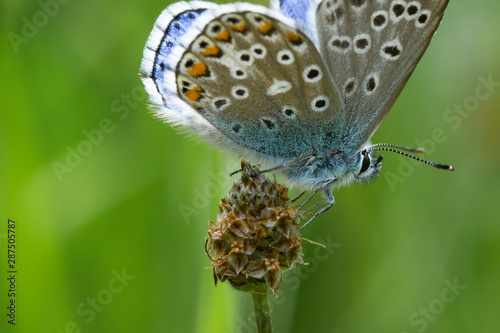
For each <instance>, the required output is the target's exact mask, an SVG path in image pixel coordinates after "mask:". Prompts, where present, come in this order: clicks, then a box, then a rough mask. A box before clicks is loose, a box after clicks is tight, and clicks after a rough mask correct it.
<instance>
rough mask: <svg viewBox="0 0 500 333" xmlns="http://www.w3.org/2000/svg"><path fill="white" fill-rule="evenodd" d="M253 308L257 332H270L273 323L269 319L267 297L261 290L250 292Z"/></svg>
mask: <svg viewBox="0 0 500 333" xmlns="http://www.w3.org/2000/svg"><path fill="white" fill-rule="evenodd" d="M252 299H253V309H254V311H255V320H256V321H257V332H258V333H272V332H273V323H272V320H271V308H270V307H269V297H268V295H267V294H266V293H265V292H263V293H260V292H252Z"/></svg>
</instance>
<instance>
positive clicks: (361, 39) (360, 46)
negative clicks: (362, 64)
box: [353, 34, 371, 54]
mask: <svg viewBox="0 0 500 333" xmlns="http://www.w3.org/2000/svg"><path fill="white" fill-rule="evenodd" d="M353 43H354V52H356V53H358V54H364V53H366V52H368V51H369V50H370V48H371V38H370V35H368V34H360V35H357V36H356V37H354V41H353Z"/></svg>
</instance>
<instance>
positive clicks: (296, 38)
mask: <svg viewBox="0 0 500 333" xmlns="http://www.w3.org/2000/svg"><path fill="white" fill-rule="evenodd" d="M285 35H286V38H287V39H288V41H289V42H290V43H292V44H293V45H295V46H299V45H301V44H302V43H303V41H302V37H301V36H300V35H299V34H297V33H295V32H292V31H285Z"/></svg>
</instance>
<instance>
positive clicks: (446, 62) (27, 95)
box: [0, 0, 500, 333]
mask: <svg viewBox="0 0 500 333" xmlns="http://www.w3.org/2000/svg"><path fill="white" fill-rule="evenodd" d="M45 1H46V0H45ZM168 4H169V2H167V1H160V0H151V1H130V0H125V1H98V0H89V1H77V0H73V1H71V0H69V1H66V3H65V4H61V5H60V7H59V8H58V10H57V13H55V15H53V17H49V18H48V20H47V21H46V22H41V23H44V24H43V25H41V27H40V28H38V29H37V31H36V32H34V31H31V32H30V31H28V35H27V36H29V38H26V40H25V41H24V42H23V43H21V44H19V45H17V46H16V47H14V46H13V44H12V43H11V41H10V40H9V36H11V37H12V36H13V35H12V34H17V35H21V36H22V35H23V31H22V29H23V26H24V25H25V21H26V20H28V21H33V19H34V16H36V15H40V14H39V12H40V11H41V10H42V7H41V5H40V4H39V2H38V1H26V0H23V1H20V0H3V1H2V2H0V37H1V38H0V59H1V61H0V96H1V99H0V105H1V106H0V108H1V112H0V152H1V155H0V158H1V163H0V177H1V178H0V187H1V191H0V209H1V210H0V217H1V227H0V246H1V251H0V253H1V256H0V257H1V258H0V269H1V272H0V277H1V282H0V293H1V294H0V308H1V309H2V310H1V316H0V318H1V323H0V331H2V332H10V331H12V332H13V331H14V328H13V327H12V326H11V325H7V323H6V322H7V319H8V317H7V316H6V313H7V310H6V306H7V305H8V303H7V302H8V298H7V287H8V285H7V280H6V277H7V272H6V271H7V267H6V262H7V258H6V252H7V250H6V244H7V239H6V233H7V220H8V219H13V220H15V223H16V229H15V230H16V235H17V262H16V264H17V267H16V269H17V270H18V273H17V280H16V288H17V290H16V291H17V297H16V304H17V318H16V327H15V330H16V332H47V333H56V332H78V331H79V330H81V332H252V331H254V328H253V327H254V323H253V321H252V318H251V316H250V317H249V315H251V313H252V311H251V299H250V296H249V295H247V294H242V293H239V292H237V291H234V290H231V289H230V288H229V287H228V286H226V285H219V286H218V287H217V288H216V289H215V288H214V285H213V278H212V272H211V271H210V270H208V269H205V268H206V267H208V266H210V262H209V260H208V258H207V257H206V255H205V254H204V238H205V233H206V230H207V221H208V220H215V219H216V212H217V203H218V201H219V199H220V197H222V196H224V195H225V193H226V192H227V190H228V189H229V187H230V181H229V180H227V177H226V181H225V182H220V181H218V180H214V178H211V176H210V175H211V174H212V175H214V174H215V175H218V174H220V175H222V174H225V173H226V170H234V169H236V168H237V166H238V163H239V160H238V158H237V157H236V156H232V155H229V154H223V153H221V152H219V151H217V150H216V149H215V148H212V147H210V146H208V145H206V144H204V143H197V142H195V141H193V140H191V139H188V138H187V137H186V136H184V135H179V134H176V130H175V129H173V128H171V127H169V126H168V125H165V124H162V123H161V122H160V121H158V120H155V119H154V118H152V117H151V116H150V112H149V110H148V109H147V107H146V99H145V94H144V91H143V88H142V84H141V82H140V80H139V77H138V75H137V72H138V69H139V64H140V61H141V58H142V50H143V47H144V44H145V42H146V39H147V37H148V35H149V32H150V31H151V28H152V27H153V24H154V22H155V20H156V18H157V16H158V15H159V14H160V12H161V11H162V10H163V9H164V8H165V7H166V6H167V5H168ZM499 12H500V2H498V1H497V0H479V1H465V0H461V1H459V0H453V1H451V3H450V5H449V8H448V11H447V13H446V15H445V19H444V21H443V23H442V25H441V27H440V28H439V29H438V33H437V35H436V36H435V38H434V40H433V42H432V43H431V45H430V47H429V49H428V51H427V52H426V54H425V56H424V57H423V59H422V61H421V62H420V64H419V66H418V67H417V70H416V71H415V73H414V74H413V76H412V78H411V79H410V81H409V83H408V84H407V86H406V88H405V89H404V91H403V93H402V94H401V96H400V98H399V99H398V101H397V103H396V105H395V106H394V108H393V110H392V111H391V113H390V114H389V116H388V117H387V119H386V120H385V122H384V123H383V125H382V126H381V127H380V129H379V130H378V132H377V133H376V135H375V136H374V138H373V141H374V142H390V143H396V144H403V145H410V146H412V145H413V146H414V145H419V144H424V146H425V147H426V148H428V153H427V154H425V155H424V157H425V158H428V159H430V160H433V161H436V162H441V163H450V164H453V165H454V166H455V168H456V171H455V172H454V173H452V172H446V171H440V170H436V169H433V168H430V167H428V166H425V165H423V164H422V165H416V166H413V164H409V162H408V160H404V159H401V158H400V157H399V155H395V154H390V153H386V154H385V157H386V158H385V161H384V162H385V166H384V169H383V170H382V175H381V176H380V177H379V178H378V179H377V181H375V182H373V183H371V184H369V185H366V186H363V187H358V186H352V187H350V188H344V189H341V190H338V191H336V192H335V197H336V201H337V204H336V206H335V207H334V209H332V210H331V211H330V212H329V213H327V214H325V215H323V216H322V217H321V218H319V219H318V220H317V221H315V222H314V223H313V224H312V225H311V226H310V227H308V228H306V229H305V230H303V236H304V237H306V238H308V239H311V240H315V241H321V242H324V243H328V244H330V245H329V251H330V252H327V251H326V250H321V249H319V248H317V247H315V246H314V245H311V244H305V245H304V251H305V256H306V260H307V261H309V262H310V265H309V266H307V267H302V268H299V269H296V270H295V271H293V272H291V273H290V274H289V275H287V276H286V277H285V280H284V281H283V285H282V287H281V289H280V291H279V296H278V298H277V299H274V300H273V309H274V324H275V331H276V332H309V331H310V332H343V333H349V332H355V333H358V332H396V333H401V332H408V333H410V332H424V331H425V332H455V333H456V332H498V327H500V319H499V318H500V317H499V316H498V309H499V305H500V287H499V281H500V265H499V259H500V256H499V252H500V223H499V222H500V218H499V213H498V205H499V203H498V202H499V199H500V198H499V188H500V181H499V179H500V178H499V175H498V170H499V168H498V165H499V164H500V154H498V143H499V139H500V135H499V130H498V126H499V124H500V115H499V112H498V110H499V106H500V88H499V87H498V86H497V87H495V88H493V89H492V91H491V92H489V95H490V96H489V97H488V98H486V97H485V98H484V99H483V100H481V101H479V103H478V105H476V106H475V107H473V108H472V111H467V110H466V109H464V110H465V111H464V112H463V113H462V114H458V113H455V111H453V107H454V105H458V106H460V105H462V106H464V105H467V103H473V102H474V101H475V99H474V98H475V97H474V95H475V94H476V89H478V87H479V89H480V91H481V92H483V93H485V92H487V90H485V89H484V88H481V83H480V79H479V78H480V77H482V78H484V79H487V78H488V77H489V76H491V78H492V79H493V80H494V81H495V82H500V57H499V55H500V38H499V37H498V32H499V31H500V20H499V19H498V13H499ZM36 19H40V17H37V18H36ZM25 33H26V31H25ZM30 33H31V34H30ZM127 96H128V97H127ZM476 101H477V100H476ZM471 105H472V104H471ZM450 109H451V110H452V111H448V110H450ZM469 109H471V107H469ZM450 112H451V113H450ZM446 115H448V116H451V115H453V117H455V118H453V119H448V120H447V118H446V119H445V117H446ZM436 129H437V130H436ZM433 131H437V133H438V134H439V133H440V134H439V138H433V134H432V133H433ZM98 132H99V133H101V134H96V133H98ZM85 133H87V134H88V133H90V135H92V134H93V135H94V142H95V144H91V145H88V144H87V143H85V142H88V139H87V137H86V134H85ZM77 149H81V150H83V151H85V152H86V155H85V156H80V159H78V158H77V157H75V156H72V153H71V151H72V150H77ZM66 159H69V162H68V161H67V160H66ZM62 165H66V167H65V168H64V167H63V169H58V170H59V173H57V172H56V171H55V169H54V166H56V167H58V168H61V167H62ZM296 192H297V191H296V190H294V191H293V193H296ZM200 193H201V194H200ZM182 208H184V209H185V210H186V211H187V212H189V213H186V214H187V215H186V214H184V216H183V214H182V213H181V210H182ZM123 270H124V272H125V275H127V276H128V280H124V282H123V283H120V282H118V281H119V280H116V279H115V275H116V274H122V273H123ZM455 281H456V283H458V284H459V285H461V286H463V287H461V288H462V290H459V291H456V293H457V294H456V295H454V294H453V293H452V292H450V291H449V290H447V289H446V288H448V287H447V285H448V284H450V283H451V284H454V283H455ZM464 288H466V289H464ZM453 296H455V297H453ZM93 298H97V299H100V300H101V301H100V302H102V303H105V304H104V305H100V304H99V301H98V303H97V305H96V308H97V310H92V307H91V306H90V305H89V303H88V302H91V301H92V299H93ZM443 300H446V302H443ZM428 308H430V310H429V315H427V318H426V317H425V315H422V314H420V311H426V310H425V309H428ZM433 313H434V314H433ZM411 320H413V322H412V323H413V324H412V323H411V322H410V321H411Z"/></svg>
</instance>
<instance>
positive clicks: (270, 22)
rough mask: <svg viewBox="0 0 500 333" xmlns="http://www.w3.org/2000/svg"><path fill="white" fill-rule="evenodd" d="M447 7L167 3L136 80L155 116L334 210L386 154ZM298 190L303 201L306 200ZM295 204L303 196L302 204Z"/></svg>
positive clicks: (308, 0) (306, 1)
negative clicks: (408, 89) (337, 193)
mask: <svg viewBox="0 0 500 333" xmlns="http://www.w3.org/2000/svg"><path fill="white" fill-rule="evenodd" d="M448 1H449V0H420V1H409V2H406V1H402V0H394V1H389V0H319V1H318V0H281V1H277V0H275V1H272V4H271V9H268V8H265V7H263V6H258V5H253V4H249V3H234V4H223V5H216V4H213V3H210V2H199V1H194V2H190V3H186V2H177V3H174V4H172V5H170V6H169V7H168V8H166V9H165V10H164V11H163V12H162V13H161V15H160V16H159V18H158V19H157V21H156V23H155V25H154V28H153V31H152V32H151V35H150V37H149V39H148V41H147V43H146V47H145V49H144V57H143V59H142V63H141V70H140V75H141V78H142V81H143V83H144V85H145V88H146V90H147V92H148V93H149V96H150V102H151V104H152V105H153V108H154V110H155V114H156V116H157V117H159V118H161V119H163V120H165V121H166V122H169V123H171V124H173V125H176V126H180V127H181V128H182V129H186V130H187V131H189V132H191V133H194V134H195V135H197V136H199V137H201V138H203V139H205V140H206V141H208V142H209V143H212V144H215V145H217V146H219V147H222V148H223V149H226V150H230V151H232V152H235V153H237V154H240V155H242V156H244V157H245V158H247V159H250V160H252V161H255V162H256V163H264V164H265V165H268V166H270V167H271V168H270V169H269V170H266V171H275V170H276V171H279V172H280V173H281V174H283V175H285V176H286V178H287V180H288V183H289V184H290V185H296V186H298V187H300V188H302V189H303V190H305V191H312V192H313V193H312V194H311V195H310V196H309V197H308V199H306V200H305V201H304V202H303V203H302V204H301V205H300V206H299V207H298V210H301V209H302V208H303V207H304V205H305V204H306V203H308V202H310V201H311V200H312V199H313V198H314V197H315V195H316V194H318V193H322V194H323V195H324V196H325V198H324V200H322V201H321V202H319V203H317V204H315V205H313V207H311V208H310V209H309V210H307V211H306V212H305V213H309V212H311V211H312V210H313V209H314V208H317V207H321V206H323V208H321V209H319V211H317V212H316V213H315V214H314V215H313V217H312V218H311V219H310V220H309V221H308V222H306V223H305V224H304V225H303V226H302V227H304V226H305V225H307V224H308V223H310V222H311V221H312V220H313V219H314V218H315V217H317V216H318V215H320V214H322V213H324V212H325V211H327V210H328V209H330V208H331V207H332V206H333V205H334V203H335V200H334V197H333V194H332V188H335V187H339V186H342V185H345V184H349V183H366V182H369V181H371V180H373V179H374V178H375V177H376V176H377V175H378V174H379V172H380V170H381V168H382V163H381V161H382V158H383V155H380V156H378V157H375V156H374V152H375V151H379V150H385V151H393V152H397V153H400V154H403V155H405V156H409V157H411V158H415V159H417V160H420V161H422V162H425V163H427V164H430V165H432V166H435V167H437V168H441V169H447V170H453V167H452V166H449V165H443V164H437V163H432V162H428V161H424V160H421V159H419V158H416V157H414V156H411V155H408V154H406V153H404V152H401V151H399V150H395V149H393V148H399V149H402V150H407V151H410V152H421V151H422V149H420V148H407V147H402V146H396V145H391V144H383V143H382V144H371V143H370V139H371V137H372V135H373V134H374V132H375V131H376V130H377V128H378V127H379V125H380V124H381V122H382V121H383V119H384V118H385V116H386V115H387V113H388V112H389V110H390V109H391V107H392V106H393V104H394V103H395V101H396V98H397V97H398V96H399V94H400V93H401V91H402V89H403V87H404V86H405V84H406V82H407V81H408V79H409V77H410V75H411V73H412V72H413V70H414V69H415V67H416V65H417V63H418V62H419V60H420V58H421V57H422V55H423V53H424V51H425V50H426V49H427V46H428V45H429V43H430V41H431V39H432V37H433V35H434V33H435V32H436V29H437V27H438V25H439V23H440V22H441V20H442V18H443V15H444V12H445V9H446V7H447V5H448ZM305 191H304V192H305ZM304 192H303V193H301V195H302V194H304Z"/></svg>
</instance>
